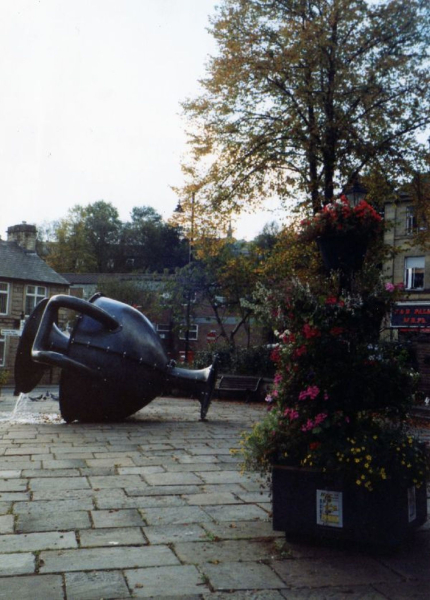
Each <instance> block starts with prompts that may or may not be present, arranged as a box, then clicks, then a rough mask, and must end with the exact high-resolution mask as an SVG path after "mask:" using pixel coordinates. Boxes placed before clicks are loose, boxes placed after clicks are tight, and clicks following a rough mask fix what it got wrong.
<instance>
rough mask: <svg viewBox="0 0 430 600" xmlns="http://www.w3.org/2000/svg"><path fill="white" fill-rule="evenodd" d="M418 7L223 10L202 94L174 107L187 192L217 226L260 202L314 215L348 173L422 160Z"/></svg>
mask: <svg viewBox="0 0 430 600" xmlns="http://www.w3.org/2000/svg"><path fill="white" fill-rule="evenodd" d="M429 24H430V5H429V3H428V0H408V2H404V0H384V1H375V2H371V1H368V2H366V1H365V0H312V1H309V0H223V1H222V3H221V5H220V7H219V8H218V12H217V13H216V15H215V17H214V18H213V19H212V23H211V25H212V27H211V33H212V35H213V36H214V38H215V40H216V42H217V44H218V52H217V53H216V55H215V56H214V57H212V58H211V59H210V61H209V63H208V66H207V76H206V78H205V79H203V81H202V82H201V83H202V86H203V93H202V95H201V96H200V97H198V98H196V99H191V100H188V101H187V102H185V103H184V110H185V115H186V116H187V117H188V118H189V135H190V145H191V148H192V151H193V152H192V161H191V162H190V163H189V164H187V165H184V171H185V173H186V175H187V177H188V182H189V183H188V184H186V185H185V186H184V188H183V189H182V193H183V195H184V197H187V196H190V193H191V190H193V191H198V194H199V199H200V201H201V202H203V203H206V205H207V206H209V209H210V210H211V211H212V213H213V212H214V209H216V215H217V216H219V215H221V214H223V212H228V211H231V210H232V209H236V210H240V209H242V208H243V207H244V206H247V205H248V206H249V204H252V203H257V202H258V201H260V200H261V198H264V197H273V196H277V197H279V198H280V199H282V200H284V201H286V200H288V199H291V198H292V197H293V198H294V199H295V200H296V202H297V201H298V200H299V201H300V202H304V203H306V204H307V206H310V208H311V209H312V210H313V211H314V212H315V211H317V210H319V209H320V208H321V206H322V205H323V204H324V203H325V202H327V201H329V200H331V199H332V197H333V194H334V193H335V192H337V191H339V190H340V189H341V188H342V187H343V186H345V185H348V184H350V183H351V182H353V181H354V180H355V178H356V177H357V176H358V175H360V174H366V175H367V176H369V177H370V176H371V175H372V174H373V175H375V174H376V176H377V179H378V180H381V179H382V180H391V181H393V180H397V181H399V180H400V179H401V177H405V176H407V175H409V173H410V171H411V170H412V169H417V168H418V167H419V165H420V161H421V160H422V157H423V156H424V155H425V149H424V147H423V146H422V145H421V144H420V143H419V142H418V141H417V133H418V132H421V131H424V130H425V128H426V127H427V126H428V124H429V122H430V85H429V84H430V75H429V73H430V72H429V69H428V67H429V63H428V59H429V51H428V48H429V41H430V27H429Z"/></svg>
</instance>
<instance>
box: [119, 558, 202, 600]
mask: <svg viewBox="0 0 430 600" xmlns="http://www.w3.org/2000/svg"><path fill="white" fill-rule="evenodd" d="M125 576H126V578H127V581H128V584H129V586H130V589H131V592H132V594H133V597H134V598H161V597H165V596H168V595H172V596H173V595H175V596H185V595H189V594H195V595H197V597H198V595H199V594H201V593H202V592H203V591H205V590H207V589H208V588H207V583H206V582H205V578H204V577H203V575H202V574H201V573H200V572H199V571H198V570H197V569H196V567H194V566H192V565H180V566H173V567H155V568H150V569H135V570H131V571H125Z"/></svg>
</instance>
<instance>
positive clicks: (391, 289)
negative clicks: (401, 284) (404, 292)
mask: <svg viewBox="0 0 430 600" xmlns="http://www.w3.org/2000/svg"><path fill="white" fill-rule="evenodd" d="M385 289H386V290H387V292H394V290H395V289H396V286H395V285H393V284H392V283H390V282H388V283H386V284H385Z"/></svg>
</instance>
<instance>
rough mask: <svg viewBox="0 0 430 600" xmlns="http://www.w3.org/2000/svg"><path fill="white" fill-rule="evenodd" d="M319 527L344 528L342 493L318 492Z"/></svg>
mask: <svg viewBox="0 0 430 600" xmlns="http://www.w3.org/2000/svg"><path fill="white" fill-rule="evenodd" d="M317 525H325V526H326V527H343V510H342V492H329V491H327V490H317Z"/></svg>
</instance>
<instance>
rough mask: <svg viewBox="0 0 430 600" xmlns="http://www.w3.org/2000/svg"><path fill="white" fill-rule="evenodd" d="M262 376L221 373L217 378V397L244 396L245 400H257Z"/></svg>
mask: <svg viewBox="0 0 430 600" xmlns="http://www.w3.org/2000/svg"><path fill="white" fill-rule="evenodd" d="M262 381H263V378H262V377H249V376H246V375H221V377H220V379H219V380H218V382H217V384H216V387H215V391H216V393H217V396H218V398H222V397H223V396H224V397H226V396H227V395H228V396H230V397H233V398H234V397H238V398H239V397H240V398H243V397H245V400H246V402H250V401H251V400H259V399H261V398H260V396H261V394H260V393H259V392H260V386H261V383H262Z"/></svg>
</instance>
